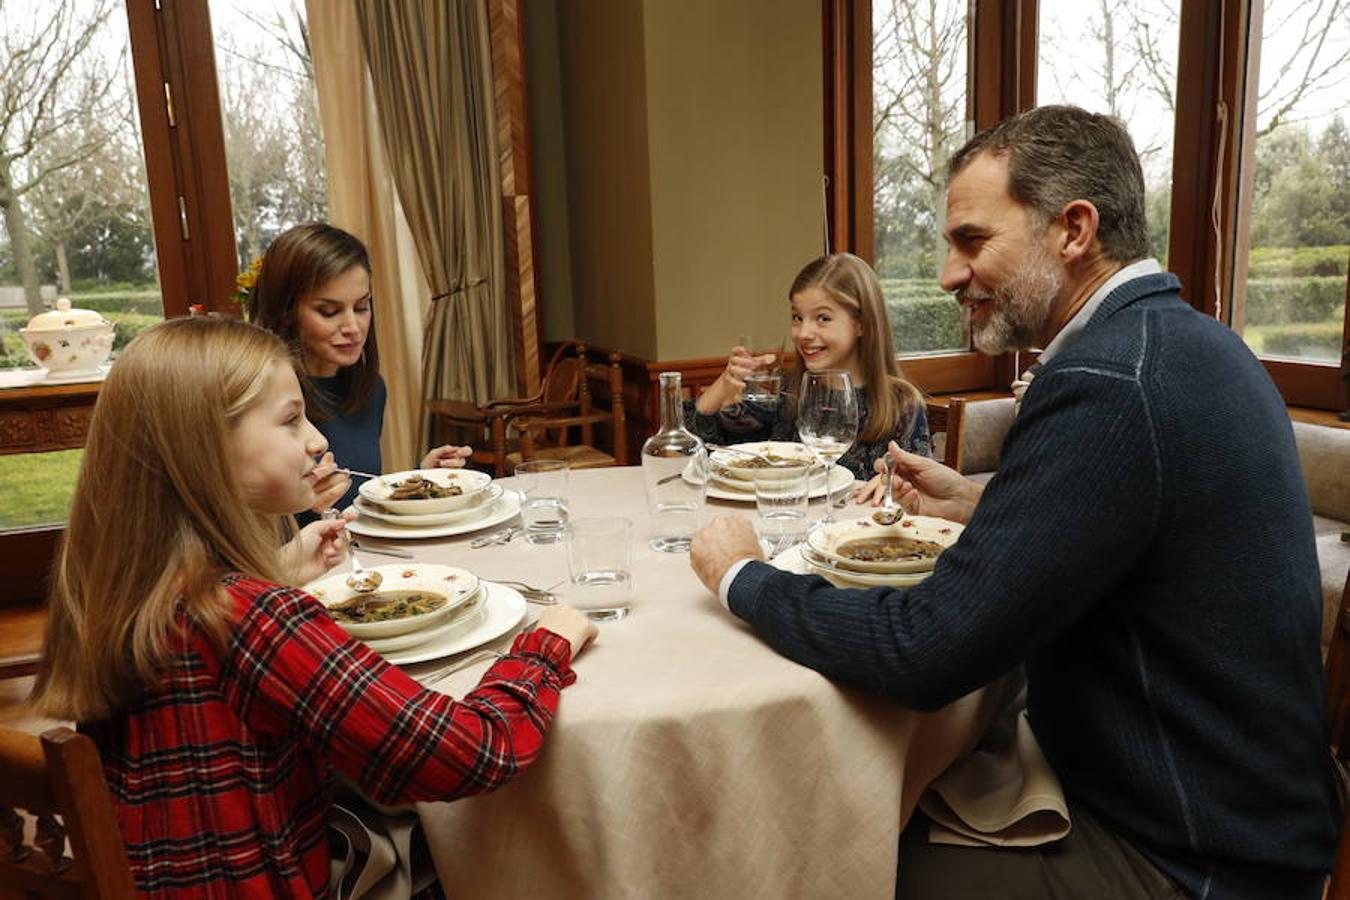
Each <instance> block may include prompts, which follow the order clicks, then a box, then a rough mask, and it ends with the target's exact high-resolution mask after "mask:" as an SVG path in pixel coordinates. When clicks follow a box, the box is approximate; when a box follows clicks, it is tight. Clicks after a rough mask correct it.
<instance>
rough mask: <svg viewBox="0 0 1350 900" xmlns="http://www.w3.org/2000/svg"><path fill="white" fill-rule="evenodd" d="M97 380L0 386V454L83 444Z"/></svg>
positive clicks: (96, 395)
mask: <svg viewBox="0 0 1350 900" xmlns="http://www.w3.org/2000/svg"><path fill="white" fill-rule="evenodd" d="M98 389H99V382H83V383H79V384H50V385H46V384H45V385H41V386H37V385H33V386H27V387H13V388H4V389H0V455H3V454H9V453H41V452H44V451H47V450H74V449H76V448H79V447H83V446H84V438H85V435H86V434H88V432H89V417H90V416H91V415H92V414H93V412H94V401H95V400H97V399H98Z"/></svg>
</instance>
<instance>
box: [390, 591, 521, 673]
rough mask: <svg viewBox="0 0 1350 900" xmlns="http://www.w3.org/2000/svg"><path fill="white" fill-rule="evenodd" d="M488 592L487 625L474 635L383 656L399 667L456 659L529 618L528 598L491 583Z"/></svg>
mask: <svg viewBox="0 0 1350 900" xmlns="http://www.w3.org/2000/svg"><path fill="white" fill-rule="evenodd" d="M483 586H484V589H485V590H486V591H487V601H486V602H485V604H484V605H485V606H486V607H487V614H486V615H485V616H484V618H483V622H482V624H481V625H479V626H478V627H477V628H475V629H474V630H473V631H470V632H468V633H466V634H461V635H450V636H447V637H443V638H436V639H435V640H430V641H427V642H426V643H423V644H418V645H417V646H415V647H409V648H408V649H407V650H398V651H394V652H392V653H384V654H381V655H382V656H383V657H384V658H385V659H386V660H388V661H389V662H391V663H393V664H394V665H396V666H407V665H411V664H412V663H420V662H427V661H429V660H433V659H440V658H441V657H443V656H454V655H455V654H456V653H463V652H464V651H465V650H472V649H473V648H474V647H481V646H482V645H483V644H486V643H487V642H488V641H493V640H496V639H497V638H499V637H501V636H502V635H504V634H506V633H507V632H508V631H510V630H511V629H512V628H515V627H516V625H518V624H520V620H521V619H523V618H524V617H525V598H524V597H522V596H520V594H519V593H518V592H517V591H514V590H512V589H511V588H509V587H506V586H504V585H500V584H496V583H494V582H491V581H485V582H483Z"/></svg>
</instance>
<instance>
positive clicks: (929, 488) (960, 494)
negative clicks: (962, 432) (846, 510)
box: [854, 441, 984, 522]
mask: <svg viewBox="0 0 1350 900" xmlns="http://www.w3.org/2000/svg"><path fill="white" fill-rule="evenodd" d="M888 452H889V453H890V456H891V462H892V464H893V468H894V472H895V475H894V477H895V501H896V502H897V503H899V504H900V506H901V508H903V509H904V511H905V512H907V513H909V514H910V515H914V516H936V517H937V518H939V519H948V520H950V521H953V522H968V521H970V517H971V516H972V515H974V513H975V505H976V504H977V503H979V502H980V495H981V494H983V493H984V488H983V487H982V486H981V485H979V484H976V483H975V482H973V481H971V480H970V479H969V478H966V477H965V476H963V475H961V474H960V473H959V472H957V471H956V470H955V469H949V468H947V467H946V466H944V465H943V464H942V463H940V462H938V461H937V460H935V459H929V458H928V457H926V456H919V455H918V454H916V453H910V452H908V451H906V450H901V449H900V446H899V445H898V444H896V443H895V441H891V443H890V446H889V447H888ZM875 465H876V467H877V469H878V470H879V471H881V470H884V468H885V462H884V461H883V460H880V459H878V460H877V461H876V464H875ZM883 477H884V476H881V475H878V476H877V477H876V478H873V479H872V480H871V481H869V482H867V484H866V485H864V486H863V487H861V488H859V490H858V491H857V492H856V493H855V494H854V497H855V499H858V502H859V503H863V502H866V500H867V499H871V500H872V503H873V505H874V506H875V505H878V504H879V503H880V502H881V497H882V491H883V489H884V487H885V486H884V485H883V484H882V483H881V479H882V478H883ZM869 489H870V490H871V494H869V495H867V496H866V497H863V496H860V495H864V494H866V493H867V492H868V491H869Z"/></svg>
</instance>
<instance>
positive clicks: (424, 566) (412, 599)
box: [305, 563, 481, 640]
mask: <svg viewBox="0 0 1350 900" xmlns="http://www.w3.org/2000/svg"><path fill="white" fill-rule="evenodd" d="M368 571H372V572H379V573H380V575H381V577H382V580H381V582H380V586H379V588H378V589H377V590H374V591H366V592H359V591H355V590H353V589H352V588H351V587H350V586H349V585H348V584H347V574H348V573H347V572H346V571H345V570H344V571H337V570H334V571H333V572H332V573H330V574H329V575H327V576H325V577H323V578H321V579H319V580H318V581H315V582H312V583H310V584H307V585H305V590H306V591H308V592H309V593H310V594H312V595H313V596H314V598H315V599H316V600H318V601H319V602H320V603H322V604H323V605H324V607H325V608H326V609H327V610H328V614H329V615H330V616H332V617H333V621H334V622H337V623H338V625H339V626H341V627H342V629H343V630H344V631H346V632H347V633H348V634H350V635H351V636H352V637H354V638H359V639H361V640H369V639H371V638H389V637H395V636H397V635H401V634H408V633H409V632H413V631H420V630H421V629H423V628H428V627H431V626H433V625H438V624H440V623H441V622H444V621H445V620H446V619H448V618H449V617H450V615H451V614H452V613H454V612H455V610H457V609H459V608H460V607H461V606H463V605H464V604H465V603H468V602H469V601H470V600H472V599H473V598H474V596H476V595H477V594H478V592H479V590H480V589H481V585H480V584H479V581H478V576H477V575H474V574H473V573H472V572H469V571H467V570H465V569H458V568H455V567H454V566H438V565H432V564H430V563H404V564H401V565H388V566H374V567H372V568H371V569H369V570H368Z"/></svg>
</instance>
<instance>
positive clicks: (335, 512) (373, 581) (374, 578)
mask: <svg viewBox="0 0 1350 900" xmlns="http://www.w3.org/2000/svg"><path fill="white" fill-rule="evenodd" d="M323 518H325V519H341V518H342V511H341V510H339V509H325V510H324V511H323ZM346 534H347V561H348V562H349V563H351V567H352V571H351V574H350V575H348V576H347V587H349V588H351V589H352V590H354V591H356V592H357V593H358V594H369V593H370V592H371V591H373V590H375V589H376V588H377V587H379V586H380V583H381V582H383V581H384V576H383V575H381V574H380V573H379V572H372V571H369V570H367V569H366V567H365V566H363V565H361V560H359V559H357V558H356V553H355V552H354V551H353V550H352V547H353V546H354V545H355V543H356V542H355V541H354V540H352V536H351V533H350V532H347V533H346Z"/></svg>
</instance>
